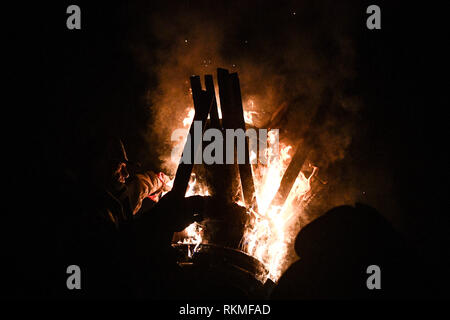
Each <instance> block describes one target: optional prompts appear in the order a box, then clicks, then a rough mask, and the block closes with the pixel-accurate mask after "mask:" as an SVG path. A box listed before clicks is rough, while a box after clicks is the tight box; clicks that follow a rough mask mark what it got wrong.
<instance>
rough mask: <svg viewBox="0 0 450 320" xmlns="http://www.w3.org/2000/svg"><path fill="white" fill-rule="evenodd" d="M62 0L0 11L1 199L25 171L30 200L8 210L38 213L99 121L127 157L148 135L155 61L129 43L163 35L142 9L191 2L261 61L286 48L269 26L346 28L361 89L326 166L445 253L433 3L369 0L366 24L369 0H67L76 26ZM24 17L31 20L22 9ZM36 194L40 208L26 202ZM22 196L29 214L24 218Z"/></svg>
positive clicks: (429, 254) (234, 45)
mask: <svg viewBox="0 0 450 320" xmlns="http://www.w3.org/2000/svg"><path fill="white" fill-rule="evenodd" d="M72 2H73V1H71V2H70V3H69V2H67V1H63V2H60V3H58V4H55V5H50V4H46V5H41V4H39V5H38V6H37V8H35V9H34V8H33V9H30V8H28V10H18V11H14V9H12V11H10V12H14V14H12V17H14V19H13V21H12V22H11V24H10V25H11V28H13V29H14V30H15V31H18V34H17V37H14V38H13V42H12V44H13V45H12V46H11V47H10V48H7V49H5V50H8V51H9V52H11V53H12V56H14V57H18V58H19V59H20V61H19V62H18V64H14V65H13V70H12V75H11V77H10V80H11V82H12V83H14V84H17V86H15V87H16V88H17V90H14V91H10V94H12V101H14V102H15V104H17V106H16V107H14V108H11V109H12V114H11V117H8V119H9V121H8V122H11V123H12V129H6V133H5V135H6V138H7V140H8V142H11V139H9V137H13V139H12V142H11V147H9V144H7V145H8V149H9V154H10V155H12V157H11V158H9V159H8V160H9V161H11V160H13V161H14V162H15V163H14V164H13V166H14V165H15V164H17V165H18V168H17V170H11V172H15V173H18V174H14V175H13V176H12V178H11V180H8V181H9V184H10V185H11V186H12V190H17V191H18V192H20V196H19V195H18V194H17V193H16V192H13V195H12V198H11V199H17V200H16V201H15V202H16V203H21V201H23V199H22V194H23V193H22V190H24V183H25V184H26V185H27V187H26V189H28V190H29V192H31V193H32V195H31V196H30V198H31V199H30V201H29V202H31V203H33V205H32V206H31V208H28V207H26V208H23V209H21V208H20V207H21V206H18V207H17V206H16V207H15V209H16V212H11V213H10V215H11V216H14V215H17V214H18V212H17V211H19V212H20V214H19V216H21V217H26V219H23V221H22V220H21V222H20V223H24V221H27V222H29V221H35V220H39V218H37V217H36V216H35V214H36V212H45V210H50V209H49V207H51V203H52V200H51V194H52V188H55V187H56V186H57V187H60V186H59V185H58V183H57V181H58V179H59V178H60V172H61V170H63V169H64V167H65V166H66V165H68V164H69V163H72V165H73V163H77V162H82V161H84V159H85V158H86V157H88V156H89V155H87V154H85V153H84V152H83V151H82V150H83V146H84V145H83V143H84V141H85V139H87V137H89V136H91V135H93V134H94V135H95V134H97V133H98V132H101V131H109V132H111V133H114V134H117V135H119V136H122V137H124V140H125V141H126V143H127V145H128V149H129V153H130V157H131V158H137V157H139V156H142V154H141V153H140V150H141V149H142V148H143V147H145V146H146V145H145V143H146V142H145V139H144V138H143V137H142V134H141V133H142V130H144V129H145V126H146V124H147V122H148V121H149V117H150V113H149V111H148V107H147V106H146V104H145V101H144V96H145V93H146V91H147V90H149V89H151V88H152V87H154V86H156V85H157V82H156V81H157V80H156V68H155V74H152V73H151V72H147V70H146V71H145V72H144V70H143V69H142V68H141V66H140V64H139V63H138V62H137V61H136V58H135V55H134V54H133V50H132V48H134V47H133V46H134V45H136V44H138V45H139V46H140V47H141V48H147V49H148V54H149V57H150V58H149V59H150V61H151V59H152V55H153V54H154V53H153V51H152V50H153V49H154V50H155V52H156V50H161V49H163V48H162V47H161V45H162V44H161V42H160V41H159V40H158V39H157V38H156V37H155V36H154V35H153V34H152V30H149V28H148V27H147V26H148V17H149V16H154V15H155V14H156V15H157V14H158V12H162V13H164V15H167V12H170V11H172V10H173V12H174V13H175V12H177V13H179V11H183V10H190V11H195V12H198V13H199V16H202V15H217V16H220V17H221V19H222V18H223V17H225V18H228V19H231V20H232V21H237V24H235V25H234V24H233V25H232V26H231V25H227V24H226V23H225V24H224V25H223V28H224V30H225V32H226V33H227V35H228V36H229V39H230V41H229V42H228V44H227V45H226V46H224V48H223V50H224V53H228V52H229V53H230V54H235V53H236V52H239V50H241V47H242V50H244V49H245V50H246V51H245V55H247V56H250V57H253V58H254V59H255V60H258V59H261V61H264V56H261V54H260V52H267V49H268V47H269V48H270V47H273V49H274V50H279V51H282V50H283V49H284V45H285V44H284V42H283V38H282V37H279V35H280V34H282V35H285V34H291V35H292V34H293V35H294V36H295V34H296V33H299V34H300V33H302V34H304V33H305V28H308V26H310V28H311V37H321V34H322V33H326V32H327V28H328V27H329V28H330V29H333V28H337V27H339V26H340V25H341V24H340V21H341V19H342V21H345V25H346V26H347V28H348V29H346V30H345V31H344V32H346V35H348V36H351V37H352V39H354V40H355V52H356V56H357V59H356V68H355V69H356V73H357V81H356V84H355V85H353V87H352V90H354V91H355V92H356V93H357V94H358V95H361V96H362V97H363V98H364V101H365V102H366V103H365V104H364V108H363V109H362V110H361V111H360V113H359V114H358V117H357V119H358V120H357V121H358V128H359V129H358V130H359V131H358V134H357V135H356V136H354V139H353V140H352V144H351V145H350V146H349V149H348V150H347V157H346V158H345V160H344V164H340V165H339V164H337V166H339V168H338V169H336V170H340V171H338V172H342V174H347V175H351V176H352V181H350V182H346V183H349V184H352V185H355V186H357V187H358V188H359V189H360V190H361V191H364V192H365V193H366V194H367V195H365V196H361V198H362V199H363V200H364V199H365V200H366V201H367V202H369V203H370V204H372V205H374V206H375V207H377V208H378V209H379V210H380V211H381V213H382V214H384V215H385V216H387V217H388V219H390V220H391V221H392V222H393V223H394V225H395V226H396V227H397V229H399V230H400V231H402V232H403V233H404V234H405V235H406V237H407V238H408V239H409V240H410V241H411V243H412V244H413V245H415V246H417V247H419V248H420V250H421V251H422V252H423V255H424V257H426V258H429V259H436V260H435V262H434V263H435V264H436V265H437V264H439V263H440V262H436V261H442V262H443V261H444V260H443V256H445V254H444V252H445V250H444V249H446V246H445V245H444V239H445V234H446V233H448V229H447V225H446V224H445V223H444V222H445V220H446V219H444V215H446V214H447V213H448V212H447V211H448V210H446V204H447V201H443V200H444V199H445V198H444V197H442V196H443V195H444V194H446V193H447V189H448V188H446V187H442V184H444V185H445V184H446V180H447V179H446V175H447V174H446V166H447V163H448V161H447V158H446V157H445V156H444V153H445V152H444V151H445V149H446V148H447V145H448V143H446V141H445V139H443V137H444V133H445V131H446V119H447V117H446V116H444V101H446V100H444V99H443V94H444V93H445V92H446V90H444V85H446V84H447V83H448V81H447V83H445V82H444V81H443V80H441V79H442V77H439V75H442V74H443V73H444V71H443V70H444V65H443V64H442V63H441V61H445V59H443V58H446V57H447V56H446V53H445V52H444V51H443V49H441V44H443V43H444V42H446V41H447V39H446V37H444V36H443V33H444V32H443V31H444V29H443V26H444V19H443V17H442V15H443V13H442V12H443V10H442V9H440V8H438V7H437V6H434V5H432V4H427V7H426V8H425V7H423V6H425V5H422V6H421V7H419V6H418V5H417V7H416V5H415V4H414V2H407V1H399V2H397V1H395V3H396V4H395V5H394V4H392V1H377V2H376V3H377V4H378V5H379V6H380V7H381V8H382V30H380V31H374V32H371V31H369V30H367V29H365V27H364V26H365V17H366V14H365V8H366V7H367V5H369V4H372V2H370V3H369V2H367V1H362V2H360V1H346V2H345V5H344V4H342V5H337V4H336V3H334V2H333V1H311V6H310V8H311V14H309V13H308V14H304V18H305V19H304V20H301V21H296V20H295V18H296V17H294V16H293V15H292V12H293V11H295V7H296V3H295V1H281V2H279V1H252V2H251V3H252V5H248V4H245V5H244V4H239V3H233V2H228V1H227V2H226V3H219V2H217V1H193V0H191V1H188V0H183V1H159V2H151V3H147V2H145V1H141V2H136V1H135V2H131V4H128V3H127V4H121V5H114V4H111V3H107V4H102V5H100V4H96V5H94V4H92V3H91V2H88V1H76V3H78V4H79V5H80V7H81V9H82V30H81V31H76V32H73V31H69V30H67V29H66V28H65V19H66V15H65V8H66V7H67V5H68V4H72ZM74 3H75V2H74ZM312 3H314V4H312ZM306 7H308V6H306ZM330 7H333V10H332V11H331V9H330ZM330 11H331V15H333V14H334V15H335V18H334V19H333V21H330V23H329V26H328V25H327V23H326V21H324V18H323V15H325V16H326V15H327V14H328V15H330ZM178 16H179V15H178V14H174V17H178ZM236 16H237V17H238V18H236ZM296 16H297V14H296ZM299 16H300V14H299ZM28 17H30V19H31V20H29V19H28ZM308 19H309V20H308ZM24 20H26V21H28V22H29V23H31V26H30V27H27V26H26V25H25V24H23V23H20V22H19V21H24ZM318 21H320V23H318ZM173 23H176V21H174V22H173ZM193 23H194V22H193ZM342 24H344V23H342ZM348 26H351V27H348ZM286 28H289V29H288V31H286ZM306 30H308V29H306ZM243 39H245V40H248V42H249V43H248V44H244V43H243V42H242V40H243ZM319 43H320V42H319ZM322 45H323V44H320V46H322ZM289 46H290V48H292V45H291V44H290V45H289ZM320 54H323V55H325V57H328V58H330V59H333V57H334V53H333V46H332V45H330V46H327V45H326V43H325V45H324V46H323V52H321V53H320ZM154 61H155V63H156V62H157V60H156V58H155V60H154ZM150 69H151V68H150ZM444 79H445V77H444ZM4 108H6V106H4ZM4 119H6V118H4ZM93 128H94V129H93ZM4 130H5V129H4ZM24 133H26V134H24ZM80 150H81V151H80ZM22 176H23V177H22ZM25 181H26V182H25ZM29 183H31V185H32V186H33V187H31V188H30V187H29V186H28V185H29ZM35 184H36V186H35ZM386 185H389V188H385V186H386ZM30 189H31V190H30ZM19 190H20V191H19ZM364 197H365V198H364ZM44 199H45V200H44ZM41 206H42V208H44V209H42V210H44V211H40V210H41V209H39V210H37V208H41ZM30 209H31V211H32V212H33V213H32V214H31V216H33V218H31V219H28V217H29V214H30ZM42 219H43V220H45V218H42ZM27 222H25V223H27ZM41 222H42V221H40V222H38V223H41ZM25 229H27V228H25ZM435 255H436V256H435Z"/></svg>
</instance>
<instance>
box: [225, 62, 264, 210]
mask: <svg viewBox="0 0 450 320" xmlns="http://www.w3.org/2000/svg"><path fill="white" fill-rule="evenodd" d="M217 79H218V83H219V95H220V105H221V108H222V117H223V127H224V129H235V130H236V129H242V130H243V131H244V132H245V129H246V128H245V120H244V109H243V106H242V96H241V89H240V84H239V77H238V75H237V73H232V74H230V73H229V72H228V70H225V69H220V68H219V69H217ZM244 152H245V163H244V164H239V165H238V170H239V175H240V180H241V186H242V193H243V196H244V203H245V205H246V206H247V207H248V206H250V205H251V204H252V202H253V201H252V200H253V197H254V195H255V187H254V183H253V176H252V168H251V164H250V155H249V143H248V138H246V139H245V149H244ZM234 153H235V156H234V160H235V161H234V162H236V159H237V157H236V149H235V150H234ZM234 168H235V165H234ZM234 170H236V169H234Z"/></svg>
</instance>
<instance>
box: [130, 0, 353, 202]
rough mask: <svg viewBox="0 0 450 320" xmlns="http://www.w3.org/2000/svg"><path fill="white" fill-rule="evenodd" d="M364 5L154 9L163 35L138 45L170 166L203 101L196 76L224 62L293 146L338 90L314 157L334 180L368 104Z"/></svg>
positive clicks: (153, 27) (265, 122) (247, 104)
mask: <svg viewBox="0 0 450 320" xmlns="http://www.w3.org/2000/svg"><path fill="white" fill-rule="evenodd" d="M354 11H355V10H353V11H352V8H351V6H350V5H347V4H341V3H339V4H336V3H335V2H332V1H303V2H301V3H298V2H289V1H288V2H283V3H281V4H279V3H277V4H276V5H275V4H273V3H270V4H269V3H264V2H258V3H257V4H256V3H246V4H243V3H240V2H227V3H216V2H214V5H213V4H210V3H209V2H203V1H201V2H194V3H192V2H185V3H182V4H180V3H169V4H167V5H165V6H164V7H161V8H160V9H158V10H157V11H156V12H153V13H152V14H151V15H149V16H148V20H147V21H148V24H147V27H148V28H149V30H150V33H151V34H152V36H153V37H154V38H155V39H156V41H155V42H153V43H152V45H151V46H147V47H145V46H141V47H140V48H138V50H136V53H137V56H138V58H139V60H140V61H141V63H142V66H143V68H145V69H146V70H148V72H149V73H152V74H154V76H155V78H156V86H155V87H154V88H151V89H150V90H149V92H148V105H149V108H150V110H151V113H152V117H151V121H150V123H149V124H148V130H147V139H148V143H149V145H150V146H151V148H152V151H153V152H156V153H157V156H158V157H159V160H160V162H161V166H162V169H163V170H165V171H166V172H167V173H169V174H174V173H175V171H176V167H177V164H176V163H173V162H171V161H170V155H171V151H172V148H173V146H174V142H172V141H170V137H171V134H172V131H173V130H174V129H176V128H183V119H184V118H185V117H186V116H187V114H188V111H189V109H190V108H192V107H193V105H192V96H191V95H190V92H189V89H190V83H189V76H191V75H200V76H203V75H205V74H212V75H213V76H214V78H215V77H216V69H217V68H218V67H221V68H226V69H228V70H229V71H230V72H238V74H239V77H240V82H241V91H242V95H243V102H244V109H245V110H247V111H257V114H256V115H254V117H253V120H254V123H255V125H256V126H257V127H274V128H279V129H280V139H281V140H282V141H285V142H287V143H290V144H293V145H295V144H296V142H297V141H298V140H299V139H300V138H302V134H304V133H303V130H304V129H305V128H308V126H309V125H310V121H311V118H312V117H313V116H314V114H315V112H316V110H317V108H318V106H319V105H320V103H321V102H322V99H323V97H324V93H325V92H326V90H331V92H332V96H333V98H332V102H331V104H330V105H329V106H328V108H327V110H326V115H325V121H324V123H323V124H321V126H320V127H319V128H311V129H313V131H311V132H314V135H315V145H316V147H315V149H314V150H313V152H312V153H311V154H310V156H309V158H308V162H311V163H312V164H314V165H315V166H318V167H319V176H320V175H321V174H322V175H324V177H323V179H324V180H328V179H332V178H330V177H331V176H332V173H331V176H330V175H328V173H327V168H329V167H330V165H332V164H334V163H336V162H339V161H341V160H343V159H344V158H345V156H346V152H347V149H348V147H349V145H350V144H351V142H352V138H353V136H354V134H355V132H356V130H357V125H356V124H357V116H358V112H359V110H360V108H361V105H362V102H361V101H360V98H359V96H358V95H357V94H356V93H355V90H354V87H355V81H356V80H355V79H356V76H357V72H356V69H355V60H356V56H355V49H354V43H353V40H352V39H353V36H354V34H353V28H354V27H355V26H354V25H352V23H354V21H355V19H353V18H354V13H352V12H354ZM352 15H353V16H352ZM215 81H216V79H215ZM216 85H217V81H216ZM274 115H276V117H275V116H274ZM334 179H335V178H334ZM347 191H348V190H343V191H341V192H340V193H342V194H343V193H345V192H347ZM338 198H339V199H344V198H345V197H336V199H338ZM347 198H348V192H347ZM346 200H348V199H346ZM339 202H340V201H335V202H333V203H330V201H328V203H327V206H328V207H330V206H332V205H337V204H340V203H339ZM321 209H323V208H321ZM321 211H322V210H321Z"/></svg>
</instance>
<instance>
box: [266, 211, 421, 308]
mask: <svg viewBox="0 0 450 320" xmlns="http://www.w3.org/2000/svg"><path fill="white" fill-rule="evenodd" d="M295 251H296V253H297V255H298V256H299V257H300V260H299V261H297V262H295V263H294V264H293V265H292V266H291V267H290V268H289V269H288V270H287V271H286V272H285V273H284V274H283V276H282V277H281V278H280V280H279V282H278V285H277V287H275V289H274V291H273V293H272V298H274V299H358V298H362V299H370V298H405V297H406V296H407V295H412V292H411V291H410V289H411V288H412V287H414V283H411V282H413V281H415V279H417V277H415V278H414V277H413V278H408V277H409V275H410V274H409V272H411V270H412V269H413V267H414V260H413V258H412V257H410V256H409V251H408V250H407V249H406V247H405V246H404V244H403V241H402V240H401V239H400V237H399V236H398V235H397V234H396V232H394V230H393V228H392V227H391V226H390V224H389V223H388V222H387V221H386V220H385V219H384V218H383V217H382V216H381V215H380V214H378V212H376V211H375V210H374V209H373V208H371V207H368V206H365V205H361V204H357V205H356V206H355V207H351V206H340V207H336V208H333V209H331V210H330V211H328V212H327V213H325V214H324V215H323V216H321V217H319V218H317V219H316V220H314V221H313V222H311V223H310V224H308V225H306V226H305V227H304V228H303V229H302V230H301V231H300V232H299V234H298V236H297V239H296V242H295ZM409 260H410V262H411V264H409V263H408V261H409ZM370 265H376V266H378V267H379V268H380V270H381V277H380V279H381V281H380V284H381V289H380V290H377V289H372V290H369V289H368V287H367V283H366V282H367V279H368V278H369V277H370V276H371V275H372V274H373V271H370V273H369V274H368V273H367V268H368V267H369V266H370Z"/></svg>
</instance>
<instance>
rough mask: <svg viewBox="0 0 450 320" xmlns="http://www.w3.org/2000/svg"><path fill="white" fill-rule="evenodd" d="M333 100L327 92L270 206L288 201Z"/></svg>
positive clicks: (280, 204)
mask: <svg viewBox="0 0 450 320" xmlns="http://www.w3.org/2000/svg"><path fill="white" fill-rule="evenodd" d="M331 98H332V96H331V92H330V91H327V92H326V93H325V95H324V97H323V100H322V103H321V104H320V105H319V107H318V109H317V112H316V114H315V116H314V118H313V119H312V121H311V123H310V125H309V130H308V131H307V132H306V134H305V135H304V136H305V138H304V139H303V140H301V141H300V143H298V144H297V147H296V151H295V154H294V156H293V157H292V160H291V162H290V163H289V166H288V168H287V169H286V171H285V172H284V174H283V178H282V179H281V183H280V187H279V188H278V191H277V193H276V194H275V197H274V198H273V200H272V202H271V204H270V206H272V205H279V206H282V205H283V204H284V202H285V201H286V199H287V197H288V195H289V192H290V191H291V189H292V187H293V186H294V183H295V180H296V179H297V177H298V175H299V173H300V170H301V169H302V166H303V164H304V163H305V161H306V158H307V156H308V154H309V152H310V151H311V149H312V146H313V143H314V139H315V134H314V132H313V131H314V129H315V128H317V127H318V126H320V125H321V124H322V123H323V120H324V118H325V114H326V109H327V108H328V107H329V105H330V103H331V101H332V99H331ZM270 206H269V207H270Z"/></svg>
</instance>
